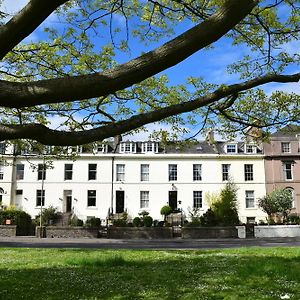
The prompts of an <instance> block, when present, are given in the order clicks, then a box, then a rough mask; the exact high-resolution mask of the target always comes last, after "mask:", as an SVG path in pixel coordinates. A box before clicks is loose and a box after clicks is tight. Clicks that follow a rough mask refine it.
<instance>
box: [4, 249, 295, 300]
mask: <svg viewBox="0 0 300 300" xmlns="http://www.w3.org/2000/svg"><path fill="white" fill-rule="evenodd" d="M0 268H1V269H0V299H5V300H9V299H14V300H15V299H32V300H36V299H91V300H92V299H93V300H96V299H101V300H102V299H170V300H173V299H191V300H194V299H216V300H217V299H251V300H257V299H281V298H282V297H285V298H286V297H289V299H297V300H298V299H300V248H242V249H234V250H232V249H228V250H206V251H137V250H135V251H127V250H126V251H124V250H76V249H74V250H73V249H72V250H70V249H69V250H67V249H0Z"/></svg>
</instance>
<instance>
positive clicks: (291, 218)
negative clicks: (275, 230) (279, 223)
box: [286, 214, 300, 225]
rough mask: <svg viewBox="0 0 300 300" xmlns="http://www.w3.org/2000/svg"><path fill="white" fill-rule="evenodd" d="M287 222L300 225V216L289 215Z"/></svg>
mask: <svg viewBox="0 0 300 300" xmlns="http://www.w3.org/2000/svg"><path fill="white" fill-rule="evenodd" d="M286 222H287V223H288V224H295V225H300V216H297V215H292V214H291V215H289V216H288V217H287V220H286Z"/></svg>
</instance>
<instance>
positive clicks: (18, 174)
mask: <svg viewBox="0 0 300 300" xmlns="http://www.w3.org/2000/svg"><path fill="white" fill-rule="evenodd" d="M21 166H22V168H21V169H18V168H19V167H21ZM24 173H25V165H24V164H16V180H23V179H24Z"/></svg>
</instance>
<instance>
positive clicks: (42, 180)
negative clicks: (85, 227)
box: [0, 141, 266, 222]
mask: <svg viewBox="0 0 300 300" xmlns="http://www.w3.org/2000/svg"><path fill="white" fill-rule="evenodd" d="M72 150H74V149H72V148H70V151H72ZM76 151H78V152H79V155H78V156H77V157H76V158H74V157H73V156H71V157H69V158H66V157H64V158H60V159H57V158H53V157H51V156H50V155H43V156H42V157H41V156H37V155H32V154H31V153H29V154H22V155H16V156H14V155H10V154H7V155H5V154H4V155H3V156H2V165H1V169H0V181H1V182H0V188H1V190H0V192H1V196H2V203H3V204H4V205H9V204H13V205H15V206H16V207H17V208H19V209H22V210H24V211H26V212H28V213H29V214H30V215H32V216H36V215H38V214H39V213H40V210H41V208H46V207H49V206H53V207H56V208H57V209H58V210H59V211H61V212H73V213H75V214H76V215H77V217H78V218H80V219H83V220H86V219H87V218H90V217H99V218H100V219H102V220H103V221H104V220H106V218H107V217H108V216H109V215H111V214H115V213H122V212H125V211H126V212H127V213H128V215H129V216H130V217H131V218H134V217H136V216H138V213H140V212H141V211H144V210H146V211H148V212H149V214H150V215H151V216H152V217H153V219H157V220H161V219H162V216H161V215H160V209H161V207H162V206H164V205H167V204H169V205H170V206H171V207H172V208H173V209H174V210H180V211H182V212H183V213H184V214H185V215H186V216H187V217H188V215H189V211H191V210H192V209H193V208H197V209H199V210H200V212H201V213H204V212H205V211H206V210H207V209H208V208H209V201H208V200H209V195H212V194H213V193H218V192H220V190H221V189H222V188H223V187H224V186H225V184H226V183H227V182H228V181H229V180H230V181H232V182H234V183H235V184H236V185H237V187H238V191H237V194H238V211H239V217H240V220H241V221H242V222H254V221H256V222H258V221H259V220H265V216H266V215H265V214H264V213H263V212H262V211H261V210H260V209H259V208H258V205H257V199H258V198H260V197H263V196H264V195H265V194H266V181H265V163H264V154H263V152H262V149H261V148H260V147H258V146H257V145H255V144H253V143H237V142H230V143H224V142H215V141H214V142H209V141H203V142H197V143H192V144H188V145H183V146H180V145H178V144H170V145H167V146H163V147H162V146H161V145H159V144H158V143H155V142H129V141H128V142H121V143H120V144H119V146H118V147H117V148H114V147H113V145H110V144H99V145H98V146H97V147H96V148H94V149H89V150H85V149H84V148H82V147H78V149H76ZM45 165H46V167H44V166H45ZM1 174H2V175H1Z"/></svg>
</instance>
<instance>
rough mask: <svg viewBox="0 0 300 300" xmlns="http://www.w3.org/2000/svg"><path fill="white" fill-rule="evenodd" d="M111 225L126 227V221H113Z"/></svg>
mask: <svg viewBox="0 0 300 300" xmlns="http://www.w3.org/2000/svg"><path fill="white" fill-rule="evenodd" d="M113 225H114V226H116V227H126V226H127V221H126V220H124V219H115V220H113Z"/></svg>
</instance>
